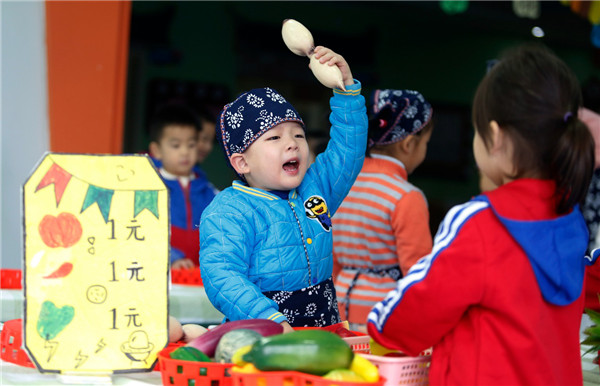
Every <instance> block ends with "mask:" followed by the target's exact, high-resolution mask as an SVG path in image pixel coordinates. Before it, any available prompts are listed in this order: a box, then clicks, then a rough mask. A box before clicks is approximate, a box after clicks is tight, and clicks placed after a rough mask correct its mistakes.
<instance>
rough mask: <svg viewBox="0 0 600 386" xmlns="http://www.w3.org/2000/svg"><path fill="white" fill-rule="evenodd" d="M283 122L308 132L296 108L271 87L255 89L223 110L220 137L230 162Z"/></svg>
mask: <svg viewBox="0 0 600 386" xmlns="http://www.w3.org/2000/svg"><path fill="white" fill-rule="evenodd" d="M282 122H298V123H299V124H300V125H302V128H303V129H304V130H306V127H305V126H304V122H303V121H302V118H300V115H299V114H298V112H297V111H296V109H294V106H292V105H291V104H290V103H289V102H288V101H286V100H285V98H284V97H282V96H281V94H279V93H278V92H277V91H275V90H273V89H272V88H269V87H265V88H255V89H253V90H250V91H248V92H245V93H243V94H241V95H240V96H239V97H237V99H236V100H235V101H233V102H231V103H229V104H228V105H225V107H223V110H222V111H221V113H220V114H219V124H218V125H217V133H216V134H217V135H216V137H217V140H218V141H219V143H220V144H221V146H223V150H224V151H225V154H226V158H227V161H228V162H229V157H231V155H232V154H234V153H243V152H244V151H246V149H247V148H248V146H250V145H251V144H252V143H253V142H254V141H256V139H257V138H258V137H260V136H261V135H263V134H264V133H265V132H266V131H267V130H269V129H271V128H273V127H275V126H276V125H278V124H280V123H282ZM230 166H231V164H230Z"/></svg>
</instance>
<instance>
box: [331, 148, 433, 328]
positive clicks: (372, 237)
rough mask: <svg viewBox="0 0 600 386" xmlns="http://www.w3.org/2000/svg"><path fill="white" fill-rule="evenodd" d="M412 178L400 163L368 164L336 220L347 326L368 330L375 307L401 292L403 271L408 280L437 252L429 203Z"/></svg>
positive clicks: (370, 160) (376, 159)
mask: <svg viewBox="0 0 600 386" xmlns="http://www.w3.org/2000/svg"><path fill="white" fill-rule="evenodd" d="M406 178H407V173H406V170H405V168H404V165H403V164H402V162H400V161H399V160H397V159H395V158H392V157H388V156H383V155H378V154H373V155H371V157H367V158H365V162H364V165H363V168H362V170H361V172H360V174H359V175H358V178H357V179H356V182H355V183H354V185H353V186H352V189H351V190H350V192H349V193H348V196H347V197H346V198H345V200H344V202H343V203H342V205H341V206H340V208H339V209H338V210H337V212H336V213H335V215H334V216H333V219H332V222H333V256H334V278H335V288H336V293H337V299H338V304H339V308H340V316H341V317H342V320H348V321H349V322H350V323H355V324H362V325H364V324H366V322H367V315H368V313H369V311H370V310H371V308H372V307H373V306H374V305H375V303H377V302H379V301H381V300H383V298H384V297H385V295H387V293H388V292H389V291H391V290H393V289H394V288H396V279H397V278H398V277H399V276H400V275H399V273H398V267H399V268H400V271H401V273H402V276H403V275H405V274H406V272H407V271H408V269H409V268H410V267H411V266H412V265H413V264H414V263H416V262H417V260H419V259H420V258H421V257H423V256H425V255H427V254H428V253H429V252H431V248H432V238H431V231H430V229H429V209H428V207H427V201H426V199H425V196H424V194H423V192H421V190H419V189H418V188H417V187H415V186H414V185H412V184H411V183H409V182H408V181H407V180H406ZM394 271H395V272H394ZM353 282H354V283H353ZM350 287H352V289H351V291H350V294H349V296H348V299H347V294H348V289H349V288H350ZM347 300H349V302H347ZM346 304H348V310H349V312H348V314H346V309H347V306H346Z"/></svg>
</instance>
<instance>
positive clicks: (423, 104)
mask: <svg viewBox="0 0 600 386" xmlns="http://www.w3.org/2000/svg"><path fill="white" fill-rule="evenodd" d="M371 108H372V112H371V118H370V121H371V122H370V124H369V143H368V146H369V147H373V146H375V145H388V144H391V143H395V142H398V141H402V140H403V139H404V138H406V137H408V136H409V135H411V134H416V133H417V132H419V131H420V130H421V129H423V127H425V125H427V124H428V123H429V121H430V120H431V115H432V113H433V109H432V108H431V105H430V104H429V102H427V101H426V100H425V98H423V95H421V93H419V92H418V91H413V90H375V92H374V93H373V97H372V106H371Z"/></svg>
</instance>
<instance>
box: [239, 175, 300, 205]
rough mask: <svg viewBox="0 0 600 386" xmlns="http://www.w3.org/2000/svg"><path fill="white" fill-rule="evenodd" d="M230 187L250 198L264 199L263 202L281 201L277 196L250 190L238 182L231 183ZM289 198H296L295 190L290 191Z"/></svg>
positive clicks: (255, 189) (261, 190) (253, 189)
mask: <svg viewBox="0 0 600 386" xmlns="http://www.w3.org/2000/svg"><path fill="white" fill-rule="evenodd" d="M231 187H232V188H233V189H235V190H237V191H239V192H242V193H244V194H248V195H250V196H254V197H258V198H261V199H265V200H269V201H273V200H281V198H279V197H278V196H277V195H275V194H273V193H271V192H269V191H268V190H263V189H258V188H252V187H250V186H248V185H247V184H246V183H244V182H242V181H240V180H235V181H233V183H232V184H231ZM289 197H290V198H292V199H293V198H296V197H298V193H297V192H296V189H293V190H291V191H290V196H289Z"/></svg>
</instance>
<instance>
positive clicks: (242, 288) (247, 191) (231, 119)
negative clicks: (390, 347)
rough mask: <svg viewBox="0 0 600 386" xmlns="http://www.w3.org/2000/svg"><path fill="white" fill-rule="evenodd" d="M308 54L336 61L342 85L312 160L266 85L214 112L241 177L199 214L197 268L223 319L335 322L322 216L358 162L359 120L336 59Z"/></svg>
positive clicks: (354, 94) (294, 121)
mask: <svg viewBox="0 0 600 386" xmlns="http://www.w3.org/2000/svg"><path fill="white" fill-rule="evenodd" d="M315 55H316V58H317V59H319V60H320V62H321V63H328V65H335V66H338V68H339V69H340V70H341V72H342V75H343V81H344V85H345V88H346V91H343V90H339V89H335V90H334V92H333V94H334V96H333V97H332V98H331V99H330V105H331V110H332V112H331V116H330V122H331V123H332V127H331V132H330V136H331V140H330V142H329V145H328V147H327V150H325V152H323V153H322V154H320V155H319V156H318V157H317V158H316V160H315V162H314V163H313V164H312V165H309V149H308V143H307V141H306V136H305V134H306V132H305V130H306V128H305V125H304V122H303V121H302V119H301V118H300V116H299V115H298V113H297V112H296V110H295V109H294V107H293V106H292V105H291V104H290V103H289V102H287V101H286V100H285V99H284V98H283V97H282V96H281V95H280V94H279V93H277V92H276V91H275V90H273V89H271V88H268V87H267V88H260V89H253V90H250V91H248V92H245V93H243V94H241V95H240V96H239V97H238V98H237V99H236V100H235V101H233V102H232V103H230V104H228V105H226V106H225V107H224V108H223V110H222V111H221V113H220V117H219V122H218V124H217V139H218V141H219V143H220V144H221V145H222V146H223V149H224V151H225V155H226V158H227V160H228V161H229V164H230V166H231V167H232V168H233V169H234V170H235V172H236V173H237V174H238V176H239V177H240V180H236V181H234V182H233V184H232V186H230V187H228V188H226V189H225V190H223V191H222V192H220V193H219V194H218V195H217V197H215V199H214V200H213V202H212V203H211V204H210V205H209V206H208V207H207V208H206V210H205V211H204V212H203V214H202V219H201V222H200V272H201V274H202V280H203V282H204V286H205V289H206V293H207V295H208V297H209V299H210V301H211V302H212V304H213V305H214V306H215V307H216V308H217V309H218V310H219V311H221V312H222V313H223V314H224V315H225V317H226V319H227V320H240V319H253V318H260V319H270V320H273V321H275V322H278V323H281V324H282V325H283V326H284V330H285V331H291V330H292V326H294V327H300V326H327V325H330V324H334V323H338V322H340V317H339V313H338V308H337V301H336V298H335V289H334V286H333V281H332V276H331V275H332V268H333V257H332V237H331V229H332V224H331V216H332V215H333V214H334V213H335V211H336V210H337V208H338V207H339V205H340V204H341V203H342V200H343V199H344V197H345V196H346V194H347V193H348V191H349V190H350V188H351V187H352V184H353V182H354V180H355V179H356V176H357V175H358V173H359V172H360V169H361V167H362V164H363V159H364V153H365V147H366V136H367V126H368V123H367V115H366V108H365V100H364V98H363V97H362V96H361V95H360V83H359V82H358V81H355V80H354V79H353V77H352V73H351V71H350V67H349V66H348V64H347V63H346V61H345V60H344V58H343V57H342V56H340V55H338V54H336V53H335V52H333V51H331V50H329V49H327V48H325V47H317V48H316V49H315ZM309 166H310V167H309Z"/></svg>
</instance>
